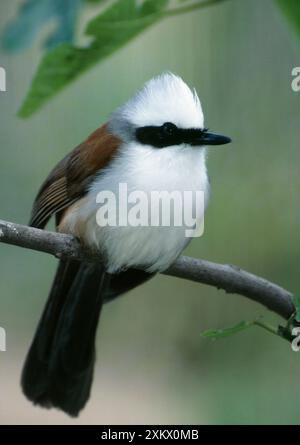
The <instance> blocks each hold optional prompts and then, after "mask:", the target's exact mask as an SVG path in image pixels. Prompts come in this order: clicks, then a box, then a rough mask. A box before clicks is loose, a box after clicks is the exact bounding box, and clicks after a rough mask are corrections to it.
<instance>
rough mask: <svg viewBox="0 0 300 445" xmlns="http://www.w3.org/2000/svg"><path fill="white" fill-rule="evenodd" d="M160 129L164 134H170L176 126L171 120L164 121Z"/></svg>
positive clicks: (174, 130)
mask: <svg viewBox="0 0 300 445" xmlns="http://www.w3.org/2000/svg"><path fill="white" fill-rule="evenodd" d="M162 130H163V132H164V134H167V135H169V136H171V135H173V134H174V133H175V132H176V130H177V127H176V125H175V124H172V122H166V123H165V124H163V126H162Z"/></svg>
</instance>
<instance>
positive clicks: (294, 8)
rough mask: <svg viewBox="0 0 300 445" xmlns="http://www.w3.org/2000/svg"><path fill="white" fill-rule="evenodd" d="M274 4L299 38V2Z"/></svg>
mask: <svg viewBox="0 0 300 445" xmlns="http://www.w3.org/2000/svg"><path fill="white" fill-rule="evenodd" d="M276 3H277V4H278V6H279V7H280V9H281V10H282V12H283V13H284V14H285V15H286V17H287V18H288V20H289V21H290V23H291V25H292V26H293V28H294V29H295V30H296V32H297V33H298V35H299V37H300V1H299V0H276Z"/></svg>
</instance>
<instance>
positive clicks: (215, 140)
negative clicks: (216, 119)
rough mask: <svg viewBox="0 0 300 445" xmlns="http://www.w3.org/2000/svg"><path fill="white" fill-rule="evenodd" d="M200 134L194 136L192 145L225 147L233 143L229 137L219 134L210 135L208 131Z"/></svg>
mask: <svg viewBox="0 0 300 445" xmlns="http://www.w3.org/2000/svg"><path fill="white" fill-rule="evenodd" d="M197 133H198V134H195V133H194V134H193V137H192V138H191V139H192V140H191V141H190V144H191V145H225V144H229V143H230V142H231V139H230V138H228V137H227V136H222V135H219V134H214V133H208V132H207V131H199V132H197Z"/></svg>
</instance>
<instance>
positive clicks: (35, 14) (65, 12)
mask: <svg viewBox="0 0 300 445" xmlns="http://www.w3.org/2000/svg"><path fill="white" fill-rule="evenodd" d="M80 7H81V0H64V1H63V2H62V1H61V0H26V1H25V2H24V3H23V4H22V5H21V7H20V8H19V11H18V15H17V17H16V18H15V20H13V21H12V22H11V23H9V24H8V25H7V26H6V28H5V30H4V33H3V35H2V46H3V47H4V49H6V50H7V51H11V52H12V51H18V50H22V49H24V48H26V47H28V46H29V45H30V44H31V43H32V41H33V39H34V38H35V36H36V35H37V34H38V32H39V31H40V30H41V29H42V27H43V26H44V25H46V24H47V23H48V22H49V21H50V20H52V19H53V18H54V19H56V22H57V27H56V29H55V31H54V32H53V33H52V34H51V35H50V37H49V38H48V40H47V41H46V42H45V47H46V48H48V49H49V48H54V47H55V46H57V45H58V44H60V43H62V42H72V40H73V37H74V29H75V25H76V19H77V15H78V12H79V9H80Z"/></svg>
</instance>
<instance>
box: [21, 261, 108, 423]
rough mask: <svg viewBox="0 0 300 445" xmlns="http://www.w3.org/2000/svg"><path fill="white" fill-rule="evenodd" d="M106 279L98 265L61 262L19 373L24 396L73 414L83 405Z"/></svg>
mask: <svg viewBox="0 0 300 445" xmlns="http://www.w3.org/2000/svg"><path fill="white" fill-rule="evenodd" d="M108 280H109V275H108V274H106V273H105V271H104V270H103V269H102V268H101V267H100V266H98V265H95V264H86V263H78V262H75V261H60V263H59V266H58V269H57V272H56V277H55V280H54V283H53V286H52V289H51V292H50V295H49V297H48V301H47V304H46V307H45V309H44V312H43V315H42V318H41V320H40V323H39V325H38V328H37V331H36V334H35V337H34V339H33V342H32V345H31V347H30V350H29V352H28V355H27V358H26V361H25V365H24V369H23V373H22V381H21V384H22V388H23V391H24V394H25V395H26V396H27V397H28V398H29V399H30V400H32V401H33V403H35V404H38V405H41V406H44V407H48V408H50V407H56V408H59V409H61V410H63V411H65V412H66V413H68V414H70V415H71V416H76V415H78V413H79V411H80V410H81V409H82V408H83V407H84V406H85V404H86V402H87V400H88V398H89V395H90V389H91V384H92V380H93V368H94V362H95V335H96V329H97V324H98V320H99V315H100V311H101V307H102V302H103V295H104V294H105V289H106V288H107V285H108Z"/></svg>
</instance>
